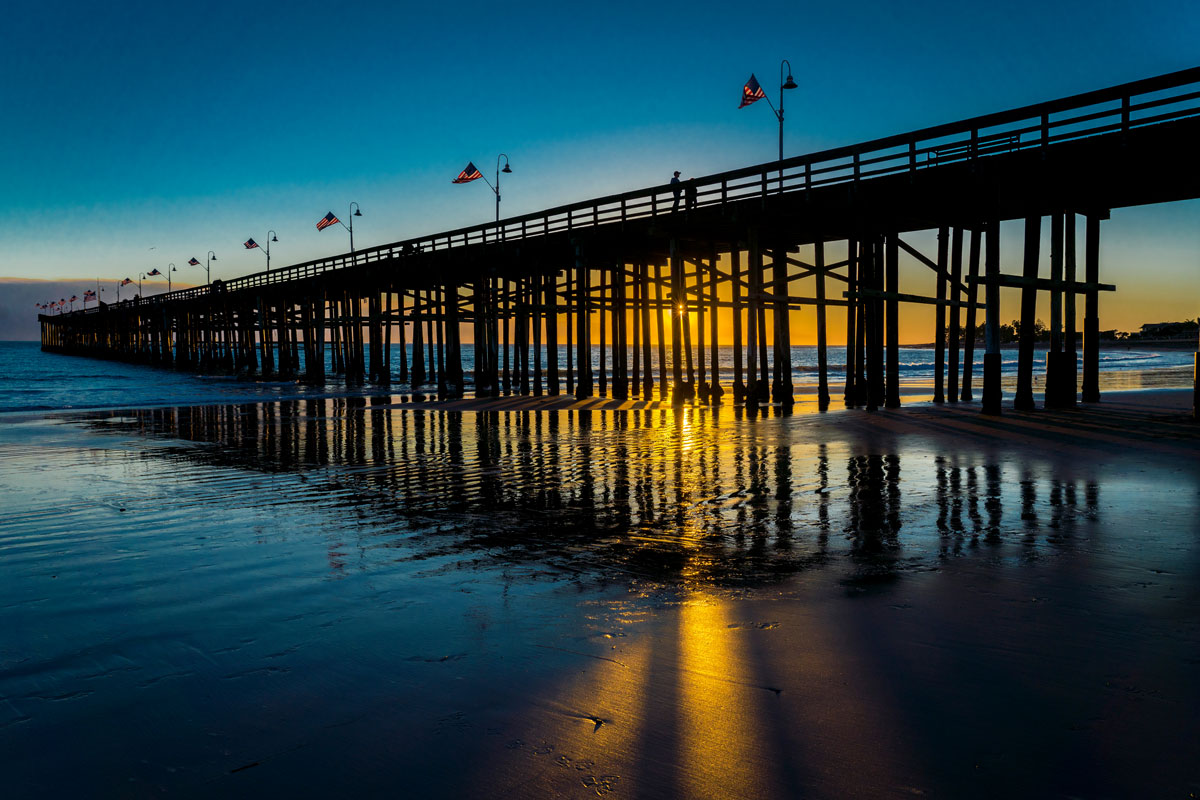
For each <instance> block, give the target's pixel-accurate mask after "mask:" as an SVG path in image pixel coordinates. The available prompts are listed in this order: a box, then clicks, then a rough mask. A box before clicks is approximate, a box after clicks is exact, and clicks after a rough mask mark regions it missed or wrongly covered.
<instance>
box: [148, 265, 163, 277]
mask: <svg viewBox="0 0 1200 800" xmlns="http://www.w3.org/2000/svg"><path fill="white" fill-rule="evenodd" d="M154 275H162V273H161V272H159V271H158V267H155V268H154V269H152V270H150V271H149V272H147V273H146V276H147V277H153V276H154Z"/></svg>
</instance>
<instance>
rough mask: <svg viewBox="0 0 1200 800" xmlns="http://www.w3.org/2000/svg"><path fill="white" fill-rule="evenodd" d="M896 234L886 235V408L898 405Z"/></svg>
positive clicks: (898, 312) (897, 260)
mask: <svg viewBox="0 0 1200 800" xmlns="http://www.w3.org/2000/svg"><path fill="white" fill-rule="evenodd" d="M898 238H899V236H898V234H896V233H895V232H894V231H893V232H892V233H889V234H888V236H887V244H886V265H885V270H886V273H887V292H888V295H889V296H888V299H887V301H886V302H887V399H886V402H885V405H886V406H887V407H888V408H899V407H900V302H899V300H897V299H896V295H898V294H899V293H900V250H899V246H898V244H897V241H896V240H897V239H898Z"/></svg>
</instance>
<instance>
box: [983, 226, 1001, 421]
mask: <svg viewBox="0 0 1200 800" xmlns="http://www.w3.org/2000/svg"><path fill="white" fill-rule="evenodd" d="M985 234H986V244H987V250H986V253H985V255H984V270H985V276H986V282H985V284H984V304H985V305H986V309H985V311H986V314H987V319H986V324H987V327H986V329H985V332H984V338H985V340H986V342H985V343H986V345H987V351H986V352H985V353H984V355H983V408H982V409H981V410H982V411H983V413H984V414H999V413H1000V396H1001V392H1000V369H1001V365H1002V363H1003V361H1002V358H1003V357H1002V356H1001V355H1000V220H998V219H990V220H988V221H987V226H986V229H985Z"/></svg>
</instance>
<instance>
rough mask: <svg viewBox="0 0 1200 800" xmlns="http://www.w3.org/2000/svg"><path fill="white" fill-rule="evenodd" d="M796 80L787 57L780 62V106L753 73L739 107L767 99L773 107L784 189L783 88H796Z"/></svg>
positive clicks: (780, 174)
mask: <svg viewBox="0 0 1200 800" xmlns="http://www.w3.org/2000/svg"><path fill="white" fill-rule="evenodd" d="M784 64H786V65H787V78H786V79H785V78H784V71H783V65H784ZM795 88H796V81H795V80H793V79H792V62H790V61H788V60H787V59H786V58H785V59H783V60H781V61H780V62H779V107H778V108H776V107H775V104H774V103H772V102H771V98H770V97H769V96H768V95H767V93H766V92H764V91H763V90H762V87H761V86H759V85H758V81H757V79H756V78H755V77H754V74H753V73H751V75H750V80H749V81H747V82H746V86H745V87H744V88H743V89H742V104H741V105H740V106H738V108H745V107H746V106H748V105H750V104H751V103H753V102H755V101H757V100H762V99H764V98H765V99H766V101H767V105H769V106H770V107H771V113H773V114H774V115H775V119H777V120H779V188H780V191H782V190H783V90H784V89H795Z"/></svg>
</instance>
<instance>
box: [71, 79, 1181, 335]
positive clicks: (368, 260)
mask: <svg viewBox="0 0 1200 800" xmlns="http://www.w3.org/2000/svg"><path fill="white" fill-rule="evenodd" d="M1195 116H1200V67H1193V68H1191V69H1186V70H1182V71H1179V72H1174V73H1170V74H1167V75H1161V76H1158V77H1155V78H1147V79H1144V80H1139V81H1134V82H1132V83H1126V84H1121V85H1119V86H1113V87H1110V88H1107V89H1100V90H1097V91H1092V92H1086V93H1083V94H1078V95H1073V96H1071V97H1065V98H1062V99H1059V100H1052V101H1049V102H1045V103H1038V104H1036V105H1030V106H1024V107H1021V108H1016V109H1012V110H1009V111H1003V112H998V113H994V114H986V115H984V116H979V117H973V118H970V119H965V120H961V121H959V122H953V123H947V124H944V125H937V126H934V127H930V128H922V129H920V130H916V131H910V132H908V133H902V134H897V135H894V136H888V137H884V138H882V139H875V140H872V141H868V142H862V143H859V144H854V145H848V146H845V147H836V148H833V149H830V150H823V151H820V152H816V153H809V154H807V155H802V156H795V157H792V158H786V159H783V160H782V161H771V162H767V163H763V164H758V165H755V166H752V167H745V168H742V169H736V170H731V171H728V172H722V173H718V174H715V175H708V176H705V177H702V178H696V179H694V181H690V182H687V183H685V184H683V185H672V184H661V185H658V186H651V187H649V188H645V189H637V190H634V191H629V192H623V193H621V194H613V195H608V196H606V197H599V198H595V199H592V200H586V201H583V202H578V203H572V204H570V205H563V206H557V207H555V208H549V209H546V210H544V211H539V212H536V213H532V214H524V215H521V216H517V217H510V218H508V219H503V220H500V221H499V222H489V223H483V224H480V225H473V226H470V227H466V228H458V229H456V230H451V231H444V232H441V233H436V234H432V235H429V236H419V237H416V238H412V239H406V240H403V241H398V242H392V243H390V244H385V245H380V246H378V247H370V248H366V249H362V250H358V251H356V252H354V253H347V254H344V255H339V256H333V257H331V258H321V259H315V260H313V261H307V262H305V263H302V264H295V265H292V266H287V267H283V268H280V269H276V270H271V271H270V272H258V273H254V274H252V275H246V276H244V277H240V278H234V279H231V280H227V281H223V284H224V289H225V290H226V291H238V290H242V289H250V288H255V287H261V286H268V285H275V284H280V283H287V282H289V281H295V280H301V279H305V278H311V277H314V276H316V275H322V274H325V273H328V272H332V271H335V270H340V269H346V268H350V267H359V266H363V265H367V264H372V263H377V262H381V261H388V262H394V261H396V259H401V260H400V261H398V262H396V263H398V264H400V265H401V266H400V267H399V268H401V269H402V268H403V266H402V265H403V260H402V257H404V256H406V255H412V254H417V253H421V252H437V251H442V250H448V249H452V248H457V247H466V246H472V245H483V244H494V243H497V242H514V241H520V240H526V239H532V238H535V237H541V236H546V235H549V234H553V233H561V232H563V231H571V230H576V229H584V228H594V227H597V226H600V225H608V224H614V223H621V222H626V221H629V220H644V219H646V218H650V217H658V216H662V215H668V214H672V213H676V212H675V209H676V208H678V209H679V210H680V211H681V212H682V211H684V210H685V209H686V208H687V207H688V198H687V194H688V189H689V186H690V188H691V189H693V190H694V205H695V206H696V207H701V208H702V207H708V206H715V205H722V204H726V203H733V202H745V201H747V200H753V199H754V198H761V199H762V201H763V202H764V203H766V201H767V200H768V198H770V197H771V196H773V195H778V194H786V193H793V192H806V191H811V190H812V189H815V188H820V187H825V186H831V185H834V184H840V183H849V182H854V181H862V180H866V179H870V178H876V177H880V176H886V175H896V174H901V173H905V172H917V171H919V170H925V169H932V168H937V167H942V166H946V165H948V164H954V163H956V162H969V161H973V160H977V159H983V158H988V157H992V156H997V155H1001V154H1008V153H1013V152H1018V151H1026V150H1037V149H1044V148H1048V147H1050V146H1051V145H1054V144H1058V143H1062V142H1069V141H1072V140H1078V139H1084V138H1089V137H1094V136H1101V135H1106V134H1113V133H1123V132H1127V131H1130V130H1133V129H1137V128H1143V127H1147V126H1151V125H1159V124H1163V123H1167V122H1173V121H1176V120H1180V119H1185V118H1188V117H1195ZM676 188H679V189H681V190H682V191H681V192H680V195H679V196H678V201H677V200H676V195H675V190H676ZM210 291H211V288H210V287H209V286H199V287H193V288H190V289H181V290H178V291H175V292H170V293H166V294H159V295H154V296H152V297H149V298H143V299H142V302H143V303H163V302H170V301H173V300H187V299H192V298H198V297H203V296H205V295H207V294H208V293H209V292H210ZM96 310H97V309H95V308H93V309H88V311H87V312H81V311H77V312H74V313H77V314H78V313H94V312H95V311H96Z"/></svg>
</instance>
